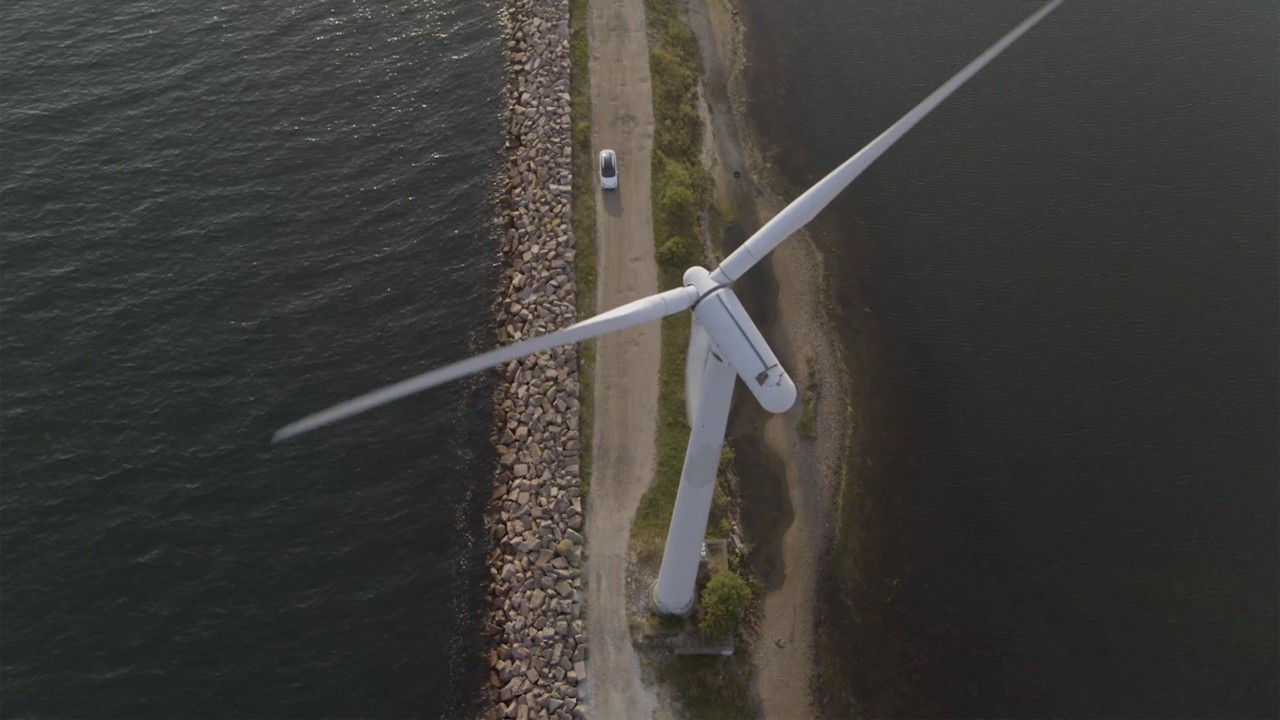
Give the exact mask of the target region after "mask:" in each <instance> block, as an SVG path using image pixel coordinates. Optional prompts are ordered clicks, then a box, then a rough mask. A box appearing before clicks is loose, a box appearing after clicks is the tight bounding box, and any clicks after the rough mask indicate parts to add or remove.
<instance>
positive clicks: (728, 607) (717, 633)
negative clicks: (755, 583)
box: [698, 570, 751, 640]
mask: <svg viewBox="0 0 1280 720" xmlns="http://www.w3.org/2000/svg"><path fill="white" fill-rule="evenodd" d="M750 603H751V588H750V587H749V586H748V585H747V581H746V580H743V579H742V576H741V575H739V574H738V573H736V572H734V571H732V570H721V571H720V572H718V573H716V574H715V575H712V576H711V579H710V580H708V581H707V586H706V587H705V588H703V589H702V611H703V613H704V614H703V616H702V620H701V621H700V622H699V623H698V632H699V633H701V634H702V637H703V638H704V639H707V640H711V639H715V638H722V637H724V636H726V635H729V634H731V633H733V632H735V631H736V630H737V629H738V623H740V622H742V616H743V614H744V613H745V612H746V611H747V605H749V604H750Z"/></svg>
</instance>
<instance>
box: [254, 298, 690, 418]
mask: <svg viewBox="0 0 1280 720" xmlns="http://www.w3.org/2000/svg"><path fill="white" fill-rule="evenodd" d="M696 299H697V297H696V293H691V292H690V291H689V290H688V289H686V288H683V287H680V288H675V289H673V290H668V291H666V292H663V293H658V294H657V295H650V296H648V297H645V298H641V299H639V300H634V301H632V302H629V303H627V304H625V305H620V306H618V307H616V308H614V309H612V310H609V311H608V312H604V313H601V314H599V315H596V316H595V317H593V318H590V319H588V320H583V321H582V322H580V323H577V324H574V325H570V326H569V327H567V328H564V329H562V330H557V331H555V332H552V333H548V334H547V335H541V336H538V337H533V338H529V339H528V340H522V341H520V342H518V343H515V344H513V345H508V346H506V347H501V348H498V349H496V350H490V351H489V352H486V353H482V354H480V355H476V356H474V357H470V358H467V359H466V360H462V361H460V362H456V363H453V364H452V365H446V366H444V367H442V368H437V369H435V370H431V371H429V372H425V373H423V374H421V375H418V376H415V377H411V378H409V379H408V380H401V381H400V382H398V383H395V384H394V385H388V386H386V387H384V388H381V389H379V390H374V391H373V392H369V393H365V394H364V395H361V396H359V397H357V398H352V399H351V400H347V401H346V402H342V403H338V404H337V405H334V406H333V407H331V408H329V409H327V410H322V411H320V412H318V413H313V414H311V415H308V416H306V417H304V418H302V419H301V420H297V421H295V422H291V423H289V424H288V425H285V426H284V427H282V428H280V429H279V430H277V431H276V433H275V435H274V436H272V438H271V442H273V443H277V442H280V441H281V440H287V439H288V438H291V437H293V436H295V435H301V434H302V433H305V432H309V431H311V430H315V429H316V428H319V427H323V426H325V425H328V424H330V423H333V422H337V421H338V420H342V419H344V418H348V417H351V416H352V415H356V414H359V413H362V412H364V411H366V410H372V409H373V408H376V407H378V406H380V405H386V404H387V403H389V402H393V401H395V400H399V399H401V398H403V397H407V396H409V395H412V394H414V393H418V392H422V391H423V390H427V389H430V388H433V387H435V386H437V385H443V384H444V383H447V382H449V381H451V380H457V379H458V378H462V377H466V376H467V375H470V374H472V373H476V372H479V371H481V370H484V369H487V368H491V367H494V366H497V365H501V364H502V363H505V362H509V361H511V360H515V359H516V358H519V357H524V356H525V355H532V354H534V353H537V352H542V351H543V350H550V349H551V348H553V347H559V346H561V345H570V344H573V343H576V342H581V341H583V340H590V339H591V338H594V337H599V336H601V335H604V334H606V333H610V332H614V331H615V330H625V329H626V328H629V327H631V326H633V325H640V324H641V323H646V322H649V321H651V320H657V319H659V318H663V317H666V316H667V315H672V314H675V313H678V312H680V311H681V310H688V309H689V308H690V307H691V306H692V305H693V301H694V300H696Z"/></svg>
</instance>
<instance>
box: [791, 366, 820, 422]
mask: <svg viewBox="0 0 1280 720" xmlns="http://www.w3.org/2000/svg"><path fill="white" fill-rule="evenodd" d="M806 363H807V364H808V366H809V382H807V383H805V386H804V407H802V408H801V410H800V423H799V424H798V425H796V433H798V434H799V435H800V437H801V439H804V440H812V439H814V438H815V437H817V431H816V429H815V428H814V406H815V405H817V404H818V382H817V377H818V376H817V375H815V374H814V372H813V358H806Z"/></svg>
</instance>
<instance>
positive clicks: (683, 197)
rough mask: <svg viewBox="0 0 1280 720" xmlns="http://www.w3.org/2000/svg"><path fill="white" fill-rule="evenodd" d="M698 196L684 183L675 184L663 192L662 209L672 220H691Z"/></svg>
mask: <svg viewBox="0 0 1280 720" xmlns="http://www.w3.org/2000/svg"><path fill="white" fill-rule="evenodd" d="M696 207H697V198H695V197H694V196H693V191H692V190H690V189H689V188H688V187H686V186H684V185H677V184H673V185H671V186H669V187H668V188H667V189H666V190H665V191H664V192H663V193H662V211H663V212H664V213H666V214H667V217H668V218H670V219H671V221H672V222H689V221H691V220H692V219H693V215H694V209H695V208H696Z"/></svg>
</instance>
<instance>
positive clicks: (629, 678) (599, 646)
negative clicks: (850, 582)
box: [574, 0, 661, 719]
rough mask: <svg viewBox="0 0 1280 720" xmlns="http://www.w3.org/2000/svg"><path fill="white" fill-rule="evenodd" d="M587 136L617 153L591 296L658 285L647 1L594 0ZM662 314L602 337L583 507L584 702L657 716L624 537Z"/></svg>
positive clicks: (597, 712) (650, 418)
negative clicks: (643, 674) (630, 605)
mask: <svg viewBox="0 0 1280 720" xmlns="http://www.w3.org/2000/svg"><path fill="white" fill-rule="evenodd" d="M587 40H588V44H589V46H590V53H591V59H590V70H591V118H592V125H593V127H592V138H591V140H592V145H593V146H594V151H595V153H596V154H597V155H598V154H599V152H600V150H602V149H604V148H612V149H613V150H615V151H616V152H617V153H618V168H619V178H618V189H617V190H610V191H608V192H602V191H601V190H600V189H599V182H598V180H597V178H596V177H595V176H594V175H593V176H591V177H585V178H574V182H590V183H594V184H595V185H596V247H597V251H596V252H597V258H598V259H597V263H598V267H597V279H598V280H597V285H598V294H597V302H596V307H597V308H599V310H600V311H604V310H607V309H609V308H612V307H616V306H618V305H621V304H623V303H625V302H628V301H630V300H634V299H636V298H639V297H643V296H645V295H649V294H651V293H654V292H657V291H658V267H657V264H656V263H655V262H654V258H653V214H652V211H651V206H650V200H649V171H650V156H651V153H652V149H653V108H652V104H651V98H650V95H651V91H650V87H649V47H648V43H647V42H646V40H645V25H644V3H643V0H591V2H590V3H589V9H588V18H587ZM660 340H661V336H660V334H659V327H658V325H657V324H656V323H651V324H648V325H644V326H641V327H638V328H633V329H631V330H629V331H626V332H621V333H615V334H611V335H607V336H605V337H603V338H601V339H599V340H597V341H596V343H597V344H596V366H595V425H594V428H593V431H592V438H593V449H592V458H593V463H592V468H593V469H592V473H591V494H590V496H589V498H588V512H587V553H588V555H587V563H586V565H587V582H588V589H587V638H588V643H589V644H588V648H589V652H588V655H587V684H586V687H587V702H588V704H587V707H588V711H589V714H590V716H591V717H593V718H601V719H612V718H651V717H653V716H654V713H655V711H656V710H657V708H658V707H659V705H658V702H657V701H656V699H655V698H654V696H653V694H652V693H651V692H649V690H648V689H646V688H645V687H644V685H643V684H642V683H641V681H640V663H639V659H638V658H637V656H636V653H635V650H633V649H632V647H631V636H630V633H629V631H628V629H627V613H626V570H627V540H628V536H629V535H630V528H631V520H632V518H633V517H634V516H635V511H636V506H637V505H638V504H639V502H640V496H641V495H642V494H644V491H645V489H646V488H648V486H649V483H650V481H651V480H652V479H653V474H654V453H655V448H654V443H655V437H656V433H657V425H658V361H659V355H660V350H661V345H660Z"/></svg>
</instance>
